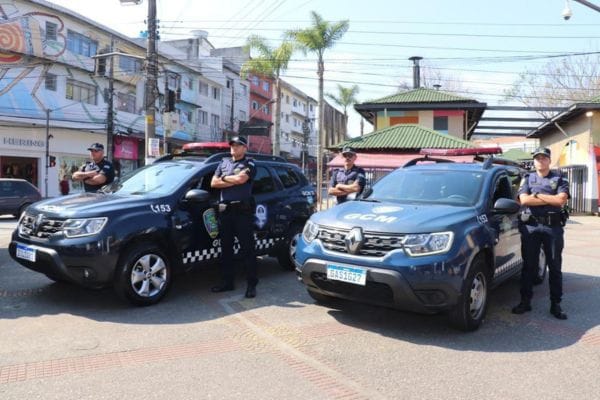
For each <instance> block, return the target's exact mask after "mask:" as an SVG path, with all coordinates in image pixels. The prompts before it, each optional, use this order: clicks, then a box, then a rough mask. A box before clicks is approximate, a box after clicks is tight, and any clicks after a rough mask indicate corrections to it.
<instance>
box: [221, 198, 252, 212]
mask: <svg viewBox="0 0 600 400" xmlns="http://www.w3.org/2000/svg"><path fill="white" fill-rule="evenodd" d="M253 203H254V202H253V201H252V200H231V201H221V202H219V204H218V206H217V210H218V211H219V212H220V213H224V212H226V211H242V212H243V211H245V212H248V211H253V210H252V209H253Z"/></svg>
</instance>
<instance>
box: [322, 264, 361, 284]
mask: <svg viewBox="0 0 600 400" xmlns="http://www.w3.org/2000/svg"><path fill="white" fill-rule="evenodd" d="M327 279H331V280H334V281H341V282H347V283H353V284H355V285H361V286H365V285H366V284H367V270H366V269H363V268H356V267H342V266H340V265H327Z"/></svg>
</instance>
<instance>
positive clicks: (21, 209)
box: [13, 203, 31, 219]
mask: <svg viewBox="0 0 600 400" xmlns="http://www.w3.org/2000/svg"><path fill="white" fill-rule="evenodd" d="M30 205H31V203H25V204H23V205H22V206H21V207H19V211H17V213H16V214H13V216H14V217H15V218H17V219H18V218H20V217H21V214H23V211H25V209H26V208H27V207H29V206H30Z"/></svg>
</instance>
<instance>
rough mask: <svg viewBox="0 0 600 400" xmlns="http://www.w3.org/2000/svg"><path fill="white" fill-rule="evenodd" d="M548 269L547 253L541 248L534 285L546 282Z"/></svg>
mask: <svg viewBox="0 0 600 400" xmlns="http://www.w3.org/2000/svg"><path fill="white" fill-rule="evenodd" d="M547 271H548V263H547V262H546V253H544V249H543V248H542V249H541V250H540V260H539V262H538V267H537V269H536V274H535V277H534V278H533V284H534V285H540V284H542V283H543V282H544V279H545V278H546V272H547Z"/></svg>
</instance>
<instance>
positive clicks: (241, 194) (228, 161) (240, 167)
mask: <svg viewBox="0 0 600 400" xmlns="http://www.w3.org/2000/svg"><path fill="white" fill-rule="evenodd" d="M244 170H246V173H247V174H248V177H249V179H248V180H247V181H246V183H244V184H243V185H234V186H231V187H228V188H224V189H221V201H224V202H229V201H244V200H250V199H251V198H252V180H254V176H255V175H256V166H255V165H254V160H252V159H250V158H247V157H244V158H242V159H241V160H237V161H235V160H234V159H233V158H224V159H222V160H221V162H220V163H219V166H218V167H217V170H216V171H215V176H216V177H217V178H220V177H222V176H228V175H236V174H238V173H239V172H241V171H244Z"/></svg>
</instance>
